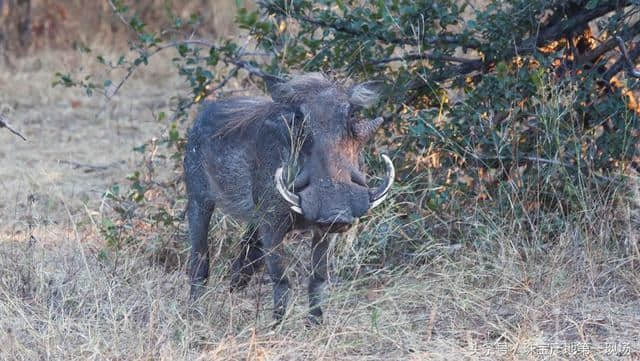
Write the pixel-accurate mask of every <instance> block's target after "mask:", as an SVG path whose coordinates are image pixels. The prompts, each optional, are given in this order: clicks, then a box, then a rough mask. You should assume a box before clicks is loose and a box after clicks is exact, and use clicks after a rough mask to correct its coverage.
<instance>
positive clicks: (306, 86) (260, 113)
mask: <svg viewBox="0 0 640 361" xmlns="http://www.w3.org/2000/svg"><path fill="white" fill-rule="evenodd" d="M335 86H336V85H334V84H333V83H332V82H331V81H330V80H328V79H327V78H326V77H325V76H324V75H323V74H321V73H309V74H303V75H298V76H294V77H293V78H291V80H289V81H287V82H284V83H280V84H275V85H273V87H272V88H271V89H270V92H271V98H268V97H235V98H228V99H223V100H219V101H217V102H216V113H218V115H219V116H222V117H224V118H225V123H224V125H222V127H221V128H220V130H219V131H218V132H217V133H216V136H225V135H228V134H230V133H232V132H234V131H237V130H242V129H246V128H247V127H249V126H250V125H252V124H255V123H257V122H260V121H263V120H265V119H271V118H273V117H277V116H281V115H285V114H287V113H293V112H295V111H296V108H297V107H298V106H299V105H300V104H301V103H303V102H304V101H306V100H308V99H310V98H312V97H314V96H316V95H318V94H319V93H321V92H323V91H325V90H327V89H330V88H332V87H335Z"/></svg>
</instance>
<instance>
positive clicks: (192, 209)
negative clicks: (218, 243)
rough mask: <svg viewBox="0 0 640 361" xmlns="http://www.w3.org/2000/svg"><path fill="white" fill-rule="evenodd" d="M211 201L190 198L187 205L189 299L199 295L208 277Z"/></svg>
mask: <svg viewBox="0 0 640 361" xmlns="http://www.w3.org/2000/svg"><path fill="white" fill-rule="evenodd" d="M213 208H214V207H213V202H207V201H204V202H200V201H198V200H196V199H190V200H189V204H188V206H187V217H189V240H190V242H191V259H190V264H189V278H190V280H191V292H190V297H189V299H190V300H191V301H194V300H196V299H197V298H198V297H200V296H201V294H202V291H203V289H204V285H205V283H206V282H207V278H208V277H209V243H208V240H207V234H208V233H209V221H210V220H211V214H212V213H213Z"/></svg>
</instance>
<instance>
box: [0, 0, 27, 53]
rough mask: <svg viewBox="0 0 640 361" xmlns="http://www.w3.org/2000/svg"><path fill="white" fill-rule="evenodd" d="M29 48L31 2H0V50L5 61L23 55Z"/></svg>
mask: <svg viewBox="0 0 640 361" xmlns="http://www.w3.org/2000/svg"><path fill="white" fill-rule="evenodd" d="M3 5H4V6H3ZM30 46H31V0H7V1H3V0H0V50H1V51H2V52H3V53H4V55H5V56H4V57H5V59H8V56H9V55H12V56H14V57H18V56H23V55H25V54H26V53H27V51H28V50H29V47H30Z"/></svg>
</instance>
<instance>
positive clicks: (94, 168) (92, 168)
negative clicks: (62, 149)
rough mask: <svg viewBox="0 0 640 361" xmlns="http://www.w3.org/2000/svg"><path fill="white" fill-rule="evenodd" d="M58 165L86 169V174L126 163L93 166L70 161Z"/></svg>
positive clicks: (62, 161)
mask: <svg viewBox="0 0 640 361" xmlns="http://www.w3.org/2000/svg"><path fill="white" fill-rule="evenodd" d="M58 163H60V164H66V165H70V166H71V167H72V168H73V169H78V168H85V171H84V172H85V173H89V172H93V171H101V170H107V169H109V168H111V167H115V166H117V165H119V164H123V163H125V162H124V161H123V160H121V161H118V162H113V163H111V164H107V165H93V164H87V163H78V162H74V161H70V160H58Z"/></svg>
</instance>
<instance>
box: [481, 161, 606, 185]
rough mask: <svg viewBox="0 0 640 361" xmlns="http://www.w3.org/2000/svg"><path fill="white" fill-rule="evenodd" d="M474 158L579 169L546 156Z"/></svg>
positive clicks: (593, 173)
mask: <svg viewBox="0 0 640 361" xmlns="http://www.w3.org/2000/svg"><path fill="white" fill-rule="evenodd" d="M474 158H476V159H477V160H480V161H484V160H499V161H503V160H506V161H515V162H518V161H520V160H527V161H529V162H535V163H544V164H553V165H559V166H562V167H565V168H570V169H579V168H578V167H577V166H575V165H573V164H570V163H565V162H562V161H559V160H556V159H546V158H540V157H534V156H524V155H523V156H517V157H515V158H513V157H505V156H502V157H478V156H474ZM588 173H589V174H591V175H593V176H594V177H596V178H598V179H600V180H604V181H608V182H613V181H616V179H614V178H611V177H607V176H604V175H602V174H598V173H596V172H588Z"/></svg>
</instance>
